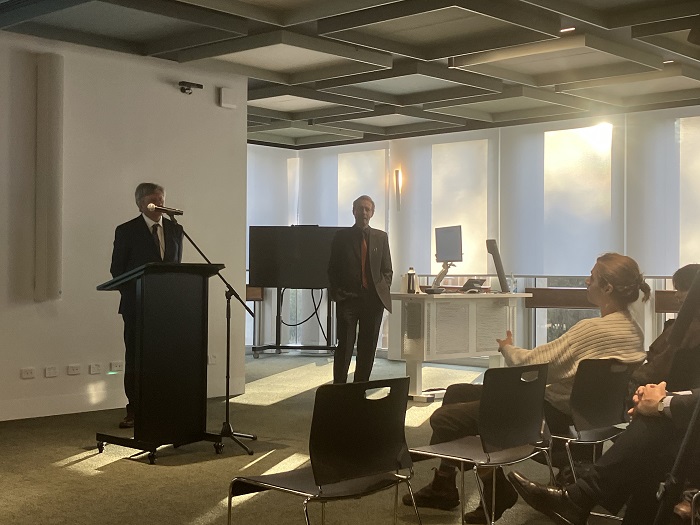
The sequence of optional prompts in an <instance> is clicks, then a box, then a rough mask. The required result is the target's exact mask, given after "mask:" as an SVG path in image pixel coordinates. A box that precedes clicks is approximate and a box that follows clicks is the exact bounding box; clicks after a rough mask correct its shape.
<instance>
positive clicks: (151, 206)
mask: <svg viewBox="0 0 700 525" xmlns="http://www.w3.org/2000/svg"><path fill="white" fill-rule="evenodd" d="M146 208H148V211H159V212H161V213H167V214H168V215H182V214H184V213H185V212H184V211H182V210H178V209H177V208H168V207H166V206H157V205H155V204H153V203H152V202H151V203H150V204H149V205H148V206H146Z"/></svg>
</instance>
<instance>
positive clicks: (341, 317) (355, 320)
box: [333, 290, 384, 383]
mask: <svg viewBox="0 0 700 525" xmlns="http://www.w3.org/2000/svg"><path fill="white" fill-rule="evenodd" d="M336 314H337V318H338V320H337V327H338V346H337V348H336V349H335V353H334V359H333V383H347V380H348V370H349V369H350V361H351V360H352V351H353V349H354V347H355V340H357V359H356V362H355V379H354V381H355V382H356V383H357V382H360V381H369V375H370V374H371V373H372V365H374V355H375V353H376V351H377V341H378V340H379V330H380V328H381V326H382V317H383V315H384V305H382V303H381V301H380V300H379V297H377V294H376V293H375V292H374V291H373V290H370V291H366V292H364V293H362V294H360V296H359V297H351V298H348V299H345V300H343V301H339V302H338V303H336ZM358 325H359V333H358V329H357V328H358Z"/></svg>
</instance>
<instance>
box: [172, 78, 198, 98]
mask: <svg viewBox="0 0 700 525" xmlns="http://www.w3.org/2000/svg"><path fill="white" fill-rule="evenodd" d="M177 85H178V86H180V92H181V93H184V94H185V95H191V94H192V90H193V89H202V88H203V87H204V86H203V85H202V84H197V83H196V82H187V81H186V80H181V81H180V82H178V84H177Z"/></svg>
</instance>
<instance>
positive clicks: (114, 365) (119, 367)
mask: <svg viewBox="0 0 700 525" xmlns="http://www.w3.org/2000/svg"><path fill="white" fill-rule="evenodd" d="M109 371H110V372H123V371H124V361H112V362H111V363H109Z"/></svg>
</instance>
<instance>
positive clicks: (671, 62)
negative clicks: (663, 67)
mask: <svg viewBox="0 0 700 525" xmlns="http://www.w3.org/2000/svg"><path fill="white" fill-rule="evenodd" d="M664 64H673V60H664Z"/></svg>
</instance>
